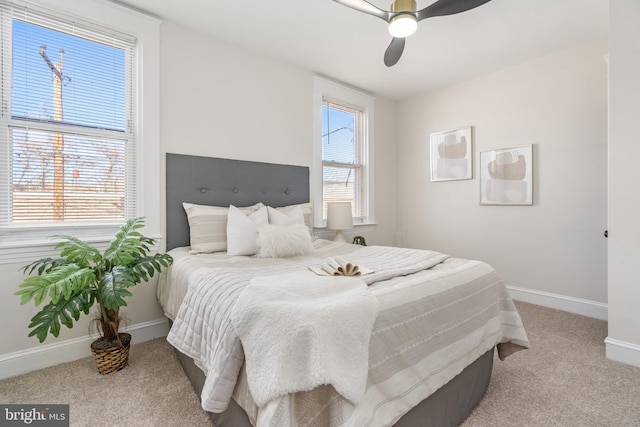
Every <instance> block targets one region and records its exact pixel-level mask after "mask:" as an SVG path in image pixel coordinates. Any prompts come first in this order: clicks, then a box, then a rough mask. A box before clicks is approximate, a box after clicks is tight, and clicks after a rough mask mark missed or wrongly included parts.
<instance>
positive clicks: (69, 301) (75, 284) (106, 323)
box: [15, 218, 173, 374]
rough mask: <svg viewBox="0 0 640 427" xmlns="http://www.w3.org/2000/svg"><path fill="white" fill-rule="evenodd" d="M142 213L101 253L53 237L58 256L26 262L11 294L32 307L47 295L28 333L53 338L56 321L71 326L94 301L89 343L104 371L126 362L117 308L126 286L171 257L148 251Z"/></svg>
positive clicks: (126, 348) (126, 338)
mask: <svg viewBox="0 0 640 427" xmlns="http://www.w3.org/2000/svg"><path fill="white" fill-rule="evenodd" d="M143 226H144V218H134V219H130V220H129V221H127V222H126V223H125V224H124V225H123V226H122V228H121V229H120V231H119V232H118V233H117V234H116V236H115V238H114V239H113V240H112V241H111V242H110V244H109V246H108V248H107V249H106V250H105V251H104V253H100V251H99V250H98V249H96V248H94V247H92V246H91V245H89V244H88V243H85V242H83V241H82V240H79V239H77V238H75V237H72V236H65V235H58V236H52V237H54V238H57V239H60V242H59V243H58V244H57V245H56V250H61V252H60V257H59V258H50V257H49V258H42V259H39V260H38V261H35V262H33V263H31V264H28V265H25V266H24V267H23V268H22V271H23V272H24V273H25V274H29V275H31V274H33V273H34V272H35V273H36V274H35V275H31V276H29V277H28V278H26V279H25V280H24V281H23V282H22V284H20V286H19V287H20V288H21V289H20V290H19V291H17V292H16V293H15V295H18V296H20V297H21V304H26V303H28V302H29V301H31V300H33V301H34V302H35V304H36V306H39V305H40V304H41V303H42V302H43V301H45V300H47V301H48V304H47V305H45V306H44V307H43V308H42V310H40V311H39V312H38V313H37V314H36V315H35V316H34V317H33V318H32V319H31V323H30V324H29V328H32V330H31V332H30V333H29V336H30V337H31V336H34V335H35V336H36V337H37V338H38V340H39V341H40V342H43V341H44V340H45V338H46V337H47V335H48V334H49V333H51V334H52V335H53V336H55V337H57V336H58V334H59V333H60V325H61V324H62V325H65V326H66V327H68V328H71V327H73V321H74V320H76V321H77V320H78V319H79V318H80V313H81V312H84V313H85V314H89V310H90V309H91V307H92V306H93V305H94V303H96V302H97V303H98V312H97V313H96V319H95V321H96V324H97V327H98V332H99V333H100V338H98V339H97V340H95V341H94V342H93V343H92V344H91V351H92V353H93V356H94V359H95V360H96V364H97V367H98V371H100V372H101V373H103V374H106V373H109V372H113V371H116V370H119V369H121V368H122V367H124V366H125V365H126V364H127V360H128V355H129V344H130V341H131V335H130V334H127V333H120V332H119V329H120V307H123V306H125V305H127V303H126V301H125V298H126V297H128V296H131V295H132V294H131V292H130V291H129V289H128V288H131V287H133V286H135V285H137V284H138V283H140V282H142V281H147V280H149V278H150V277H153V275H154V273H155V272H156V271H157V272H160V271H161V270H162V267H168V266H169V265H171V263H172V262H173V259H172V258H171V256H170V255H169V254H154V255H149V246H151V245H153V244H154V243H155V241H154V240H153V239H150V238H147V237H145V236H143V235H142V234H141V233H140V232H139V231H138V229H140V228H142V227H143Z"/></svg>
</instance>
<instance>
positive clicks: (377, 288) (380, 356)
mask: <svg viewBox="0 0 640 427" xmlns="http://www.w3.org/2000/svg"><path fill="white" fill-rule="evenodd" d="M314 244H315V245H316V251H315V253H313V254H312V255H310V256H306V257H297V258H295V259H289V260H271V261H268V260H256V259H250V258H245V259H243V260H239V259H237V260H231V261H232V264H233V267H229V262H228V261H229V260H227V262H225V263H224V265H225V266H226V267H214V268H200V269H197V270H194V272H193V273H192V274H191V275H189V278H188V290H187V291H186V296H185V297H184V301H183V302H182V304H181V305H180V308H179V310H178V312H177V313H176V314H175V319H174V324H173V326H172V328H171V330H170V332H169V336H168V338H167V339H168V340H169V342H170V343H171V344H172V345H173V346H174V347H176V348H177V349H178V350H179V351H181V352H182V353H184V354H186V355H187V356H189V357H191V358H192V359H194V361H195V363H196V364H197V365H198V366H199V367H200V368H201V369H202V370H203V371H204V372H205V374H206V380H205V384H204V388H203V391H202V395H201V399H202V407H203V408H204V409H205V410H208V411H211V412H221V411H223V410H225V409H226V407H227V405H228V403H229V401H230V399H231V396H232V394H233V397H234V398H235V400H236V401H237V402H238V403H239V404H240V405H241V406H242V407H243V408H244V409H245V410H246V411H247V414H248V415H249V418H250V420H251V421H252V423H254V425H256V422H258V419H260V423H259V424H260V425H265V426H272V427H285V426H291V427H298V426H308V427H315V426H331V427H333V426H354V427H362V426H390V425H392V424H393V423H394V422H395V421H397V419H398V418H399V417H401V416H402V415H403V414H404V413H406V412H407V411H408V410H409V409H410V408H411V407H413V406H415V405H416V404H417V403H419V402H420V401H421V400H423V399H425V398H426V397H428V396H429V395H431V394H432V393H433V392H435V391H436V390H437V389H438V388H440V387H441V386H442V385H444V384H446V383H447V382H448V381H449V380H450V379H452V378H453V377H455V376H456V375H457V374H459V373H460V372H461V371H462V370H463V369H464V368H465V367H466V366H467V365H469V364H470V363H471V362H473V361H474V360H475V359H476V358H478V357H479V356H480V355H482V354H483V353H485V352H486V351H488V350H490V349H491V348H492V347H494V346H496V345H497V347H498V353H499V355H500V357H501V358H504V357H506V356H507V355H508V354H510V353H512V352H514V351H517V350H519V349H523V348H527V347H528V346H529V342H528V339H527V336H526V333H525V331H524V327H523V325H522V321H521V319H520V316H519V315H518V312H517V310H516V309H515V306H514V305H513V302H512V301H511V298H510V297H509V294H508V291H507V289H506V287H505V286H504V283H503V282H502V280H501V278H500V276H499V275H498V274H497V273H496V272H495V270H494V269H493V268H491V267H490V266H489V265H487V264H485V263H482V262H479V261H469V260H458V259H451V258H449V257H448V256H447V255H444V254H441V253H438V252H433V251H424V250H412V249H403V248H390V247H376V246H368V247H355V246H353V245H338V246H336V245H335V244H330V243H328V242H326V243H325V242H315V243H314ZM330 255H341V256H342V257H343V258H345V259H347V260H348V261H349V262H352V263H355V264H361V265H366V266H369V267H371V268H372V269H374V270H375V273H373V274H371V275H367V276H366V277H362V278H361V280H363V281H365V282H366V283H367V284H368V285H370V286H369V290H370V291H371V293H372V294H373V296H374V297H375V298H376V299H377V300H378V303H379V309H378V310H379V311H378V316H377V317H376V320H375V323H374V326H373V331H372V334H371V338H370V342H369V366H368V374H367V384H366V391H365V393H364V396H363V398H362V399H361V401H360V402H359V403H358V404H357V405H354V404H353V402H350V401H349V400H348V399H345V398H344V396H341V395H339V394H338V393H336V391H335V390H334V388H332V387H330V386H320V387H317V388H316V389H314V390H312V391H310V392H299V393H291V394H287V395H284V396H280V397H277V398H275V399H272V400H270V401H269V402H268V403H267V404H265V405H261V406H259V405H256V402H255V399H254V398H253V396H252V393H250V392H249V389H248V387H247V384H248V381H247V379H246V375H245V370H246V369H250V368H249V366H245V365H248V364H249V363H250V360H249V358H247V363H246V364H245V363H244V362H245V356H244V351H243V347H242V344H241V341H240V339H239V337H238V333H237V332H236V330H235V328H234V325H233V324H232V322H231V317H232V312H233V307H234V306H235V304H236V302H237V300H238V297H239V295H240V294H241V292H242V290H243V289H244V288H245V287H246V286H248V285H249V283H250V281H251V279H253V278H255V277H268V276H277V275H282V274H285V273H290V272H295V271H306V270H307V269H308V267H309V266H310V265H317V264H318V262H319V261H321V260H322V259H324V258H326V257H327V256H330ZM186 262H188V263H190V265H195V264H196V263H195V261H193V258H189V259H188V260H186ZM176 264H178V266H177V267H178V268H181V267H180V264H181V263H180V260H178V262H177V263H176V262H174V266H176ZM212 265H223V264H219V263H217V261H216V262H215V263H214V264H212ZM172 268H173V267H172ZM162 283H164V282H162V281H161V287H160V288H159V295H162V297H161V300H166V301H171V300H173V301H175V300H176V298H175V296H174V297H172V296H171V295H170V294H171V292H173V291H167V289H165V286H164V284H162ZM174 285H175V283H174ZM178 288H179V287H178ZM171 289H173V286H172V287H171ZM176 292H178V293H180V292H181V293H182V294H183V295H184V290H180V289H178V290H176ZM163 307H165V312H169V313H170V314H171V315H173V313H171V310H172V309H171V308H170V304H164V303H163ZM243 366H245V368H246V369H245V370H242V369H241V368H242V367H243ZM264 368H265V369H267V370H268V369H270V367H264ZM238 378H240V380H239V379H238Z"/></svg>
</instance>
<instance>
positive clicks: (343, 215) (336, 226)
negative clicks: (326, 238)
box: [327, 202, 353, 230]
mask: <svg viewBox="0 0 640 427" xmlns="http://www.w3.org/2000/svg"><path fill="white" fill-rule="evenodd" d="M327 228H328V229H329V230H348V229H350V228H353V217H352V216H351V202H329V203H327Z"/></svg>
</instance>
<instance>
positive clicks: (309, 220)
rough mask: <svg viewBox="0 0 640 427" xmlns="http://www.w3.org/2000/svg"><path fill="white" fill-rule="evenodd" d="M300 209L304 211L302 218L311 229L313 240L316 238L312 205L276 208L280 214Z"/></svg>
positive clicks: (304, 204)
mask: <svg viewBox="0 0 640 427" xmlns="http://www.w3.org/2000/svg"><path fill="white" fill-rule="evenodd" d="M298 207H299V208H300V209H302V217H303V218H304V223H305V224H306V226H307V227H308V228H309V233H311V237H312V239H313V238H315V236H314V234H313V209H312V207H311V203H300V204H297V205H289V206H282V207H280V208H276V210H277V211H278V212H282V213H288V212H289V211H291V210H293V209H296V208H298Z"/></svg>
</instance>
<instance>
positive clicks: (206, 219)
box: [182, 203, 264, 254]
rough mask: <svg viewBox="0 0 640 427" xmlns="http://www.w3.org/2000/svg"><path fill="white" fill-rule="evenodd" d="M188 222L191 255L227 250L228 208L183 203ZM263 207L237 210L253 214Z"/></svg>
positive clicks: (261, 205) (256, 206) (259, 204)
mask: <svg viewBox="0 0 640 427" xmlns="http://www.w3.org/2000/svg"><path fill="white" fill-rule="evenodd" d="M182 206H183V207H184V210H185V212H186V213H187V220H188V221H189V233H190V245H191V250H190V251H189V252H190V253H192V254H201V253H211V252H222V251H226V250H227V216H228V214H229V208H228V207H221V206H206V205H196V204H193V203H183V204H182ZM263 206H264V205H263V204H262V203H257V204H255V205H253V206H247V207H243V208H239V209H240V210H241V211H243V212H245V213H250V212H255V211H257V210H258V209H260V208H261V207H263Z"/></svg>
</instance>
